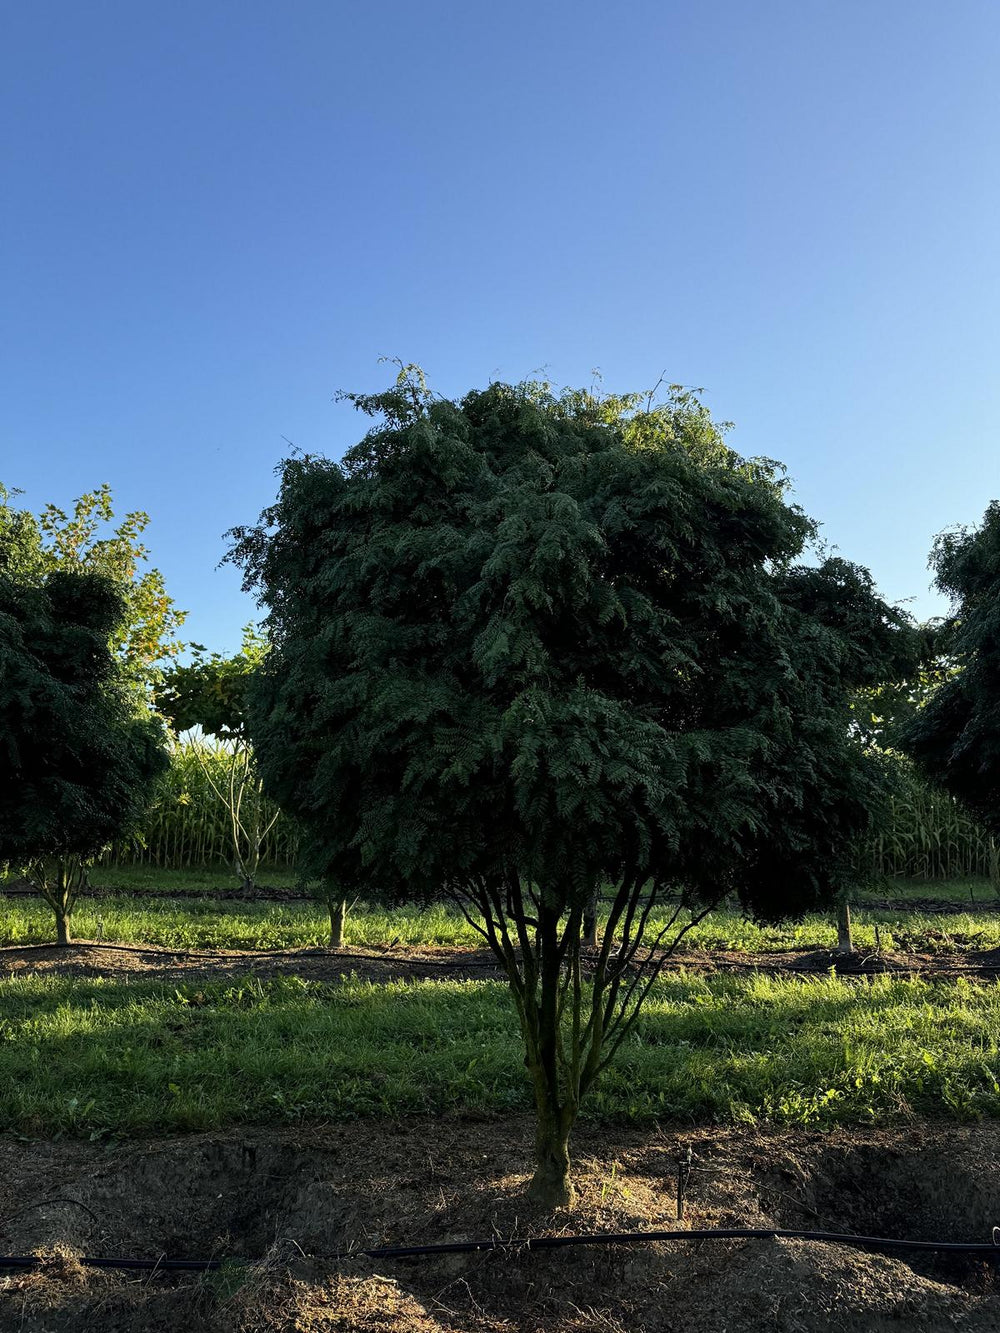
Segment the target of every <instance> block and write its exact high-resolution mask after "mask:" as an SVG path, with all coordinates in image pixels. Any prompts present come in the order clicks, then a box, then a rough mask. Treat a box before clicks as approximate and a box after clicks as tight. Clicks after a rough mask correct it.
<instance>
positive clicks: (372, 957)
mask: <svg viewBox="0 0 1000 1333" xmlns="http://www.w3.org/2000/svg"><path fill="white" fill-rule="evenodd" d="M668 966H669V967H671V968H673V969H680V968H684V969H686V970H688V971H692V972H699V973H712V972H719V973H741V972H760V971H764V972H778V973H789V974H793V975H794V974H803V973H804V974H809V973H817V972H829V971H830V969H831V968H833V969H835V970H836V971H837V972H838V973H839V974H841V975H844V976H874V975H878V974H880V973H893V974H897V975H910V974H919V975H922V976H923V975H926V976H934V977H942V978H946V977H958V976H964V977H969V978H974V979H975V978H979V979H982V980H994V979H996V978H998V977H1000V949H989V950H962V951H961V952H957V951H956V952H941V953H900V952H894V953H886V952H883V953H880V954H863V953H858V954H855V955H854V956H852V957H848V958H844V957H841V956H838V955H837V954H836V953H834V952H832V951H831V950H829V949H786V950H774V951H771V952H766V951H758V952H749V951H743V950H730V951H726V950H717V949H713V950H711V951H707V950H706V951H700V950H699V951H688V952H684V953H676V954H674V955H673V956H672V957H671V959H670V960H669V963H668ZM31 974H47V975H58V976H72V977H112V978H115V977H117V978H121V979H124V978H126V977H128V978H129V979H130V980H146V981H156V980H162V981H169V982H172V983H179V982H186V981H202V982H203V981H211V980H219V981H225V980H227V979H228V978H231V977H236V976H241V977H243V976H246V975H247V974H252V975H254V976H259V977H262V978H264V979H268V978H272V977H281V976H297V977H302V978H305V979H306V980H311V981H326V982H337V981H340V980H342V979H343V978H344V977H345V976H351V975H353V976H358V977H361V978H363V979H365V980H370V981H376V982H377V981H395V980H412V981H420V980H439V981H440V980H467V979H481V980H489V979H494V980H496V979H501V978H502V973H501V970H500V968H499V966H498V965H497V962H496V959H495V958H494V957H493V955H492V953H490V951H489V950H488V949H454V948H431V947H422V948H415V949H408V948H405V947H398V948H393V949H385V950H376V949H356V948H345V949H272V950H267V951H248V950H239V949H204V950H191V951H188V950H174V949H168V948H157V947H154V946H152V945H120V944H105V943H101V942H98V941H94V940H79V941H76V942H75V943H74V944H72V945H70V946H69V947H66V948H59V947H58V946H56V945H25V946H16V945H15V946H10V947H6V948H0V979H2V978H3V977H11V976H22V977H23V976H29V975H31Z"/></svg>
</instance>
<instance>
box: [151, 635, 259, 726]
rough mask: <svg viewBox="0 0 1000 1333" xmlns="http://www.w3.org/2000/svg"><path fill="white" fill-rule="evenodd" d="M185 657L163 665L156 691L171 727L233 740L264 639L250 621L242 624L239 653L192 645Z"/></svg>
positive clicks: (243, 717) (243, 720) (244, 720)
mask: <svg viewBox="0 0 1000 1333" xmlns="http://www.w3.org/2000/svg"><path fill="white" fill-rule="evenodd" d="M191 647H192V648H193V650H194V651H193V652H192V655H191V660H190V661H189V662H178V663H172V664H171V665H170V666H169V667H167V668H166V669H165V670H164V672H163V674H162V679H161V681H160V682H159V683H158V685H157V687H156V691H155V698H156V706H157V708H158V709H159V711H160V712H161V713H162V714H163V716H164V717H165V718H167V720H168V721H169V722H170V723H171V725H172V726H173V728H174V730H175V731H178V732H180V731H188V730H190V729H191V728H193V727H200V728H201V730H202V731H203V732H205V734H206V735H209V736H214V737H215V738H216V739H217V740H234V739H237V738H242V737H245V735H246V732H247V717H246V712H247V698H246V696H247V689H248V686H249V683H250V679H251V676H252V674H253V672H254V670H255V668H257V667H258V666H260V664H261V663H262V662H263V660H264V657H265V655H266V653H267V641H266V639H264V638H263V637H262V636H261V635H260V634H259V633H258V632H257V630H256V629H255V627H254V626H253V625H252V624H250V625H245V626H244V628H243V642H242V644H241V646H240V651H239V652H238V653H233V654H226V653H208V654H206V650H205V648H204V646H203V645H202V644H198V643H196V644H192V645H191Z"/></svg>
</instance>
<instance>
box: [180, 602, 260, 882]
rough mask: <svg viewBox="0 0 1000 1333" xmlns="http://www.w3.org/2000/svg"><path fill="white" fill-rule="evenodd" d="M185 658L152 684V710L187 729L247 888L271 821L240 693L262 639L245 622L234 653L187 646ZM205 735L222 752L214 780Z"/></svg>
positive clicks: (257, 663) (235, 865)
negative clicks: (220, 776) (221, 767)
mask: <svg viewBox="0 0 1000 1333" xmlns="http://www.w3.org/2000/svg"><path fill="white" fill-rule="evenodd" d="M192 646H193V648H194V653H193V655H192V659H191V661H190V662H187V663H183V664H175V665H173V666H171V667H168V668H167V669H166V670H165V671H164V672H163V674H162V679H161V681H160V683H159V684H158V685H157V687H156V691H155V700H156V706H157V708H158V710H159V711H160V712H161V713H162V714H163V716H164V717H165V718H167V719H168V721H169V722H170V723H171V725H172V726H173V728H174V729H175V731H177V732H185V731H190V732H192V733H195V734H193V735H192V737H191V745H192V747H193V752H194V754H195V755H196V756H197V758H198V761H199V763H200V764H201V768H202V771H203V773H204V775H205V778H206V780H207V781H208V783H209V786H210V787H211V789H212V790H213V792H214V793H215V795H216V797H217V798H218V800H219V801H221V802H222V804H223V805H224V806H225V808H226V811H227V814H228V817H229V824H230V829H231V833H232V848H233V868H234V870H235V873H236V875H237V877H238V878H239V879H240V881H241V882H242V884H243V886H244V887H245V888H252V887H253V885H254V882H255V879H256V876H257V871H258V869H259V867H260V853H261V846H262V845H263V842H264V839H265V838H266V837H267V835H268V833H269V832H270V830H271V828H272V827H273V825H274V822H275V820H276V819H277V817H278V812H277V810H271V811H269V810H268V809H267V808H266V804H265V801H264V797H263V792H262V789H261V783H260V778H259V776H258V773H257V766H256V763H255V761H254V754H253V749H252V747H251V744H250V735H249V731H248V728H247V712H246V695H247V686H248V683H249V681H250V677H251V674H252V672H253V671H254V670H255V668H257V667H258V666H260V664H261V663H262V662H263V660H264V658H265V656H266V654H267V640H266V639H264V638H263V637H262V636H261V635H260V634H258V632H257V631H256V629H255V627H254V626H253V625H252V624H250V625H246V626H245V627H244V629H243V643H242V645H241V648H240V651H239V652H238V653H235V654H233V655H232V656H230V657H227V656H226V655H225V654H224V653H212V654H210V655H208V656H206V650H205V648H204V646H203V645H202V644H194V645H192ZM205 736H210V737H213V738H214V739H215V740H216V741H217V742H218V744H219V748H220V750H221V751H222V753H224V754H225V756H226V759H227V763H226V778H225V780H224V781H222V782H221V783H220V782H219V781H218V780H217V770H216V768H215V765H214V764H212V763H210V762H209V761H208V757H207V756H206V755H205V754H204V752H203V745H204V741H203V738H204V737H205Z"/></svg>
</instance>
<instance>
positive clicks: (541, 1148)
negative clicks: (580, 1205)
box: [528, 1111, 573, 1211]
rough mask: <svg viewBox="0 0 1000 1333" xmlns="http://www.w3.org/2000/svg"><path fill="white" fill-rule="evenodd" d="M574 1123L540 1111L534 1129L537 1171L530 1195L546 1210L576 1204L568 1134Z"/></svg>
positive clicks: (533, 1177) (530, 1187) (554, 1114)
mask: <svg viewBox="0 0 1000 1333" xmlns="http://www.w3.org/2000/svg"><path fill="white" fill-rule="evenodd" d="M571 1128H572V1125H571V1124H570V1123H568V1122H567V1120H566V1117H565V1116H560V1115H559V1114H558V1113H555V1112H545V1113H543V1112H541V1111H539V1114H538V1124H537V1127H536V1129H535V1174H534V1176H532V1178H531V1184H530V1185H529V1186H528V1198H529V1199H531V1200H532V1201H533V1202H534V1203H537V1204H539V1205H540V1206H541V1207H542V1208H544V1209H546V1210H547V1211H551V1210H552V1209H554V1208H568V1207H570V1205H571V1204H572V1203H573V1184H572V1182H571V1180H570V1175H569V1135H570V1129H571Z"/></svg>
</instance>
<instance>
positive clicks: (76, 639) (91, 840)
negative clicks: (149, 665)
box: [0, 570, 167, 944]
mask: <svg viewBox="0 0 1000 1333" xmlns="http://www.w3.org/2000/svg"><path fill="white" fill-rule="evenodd" d="M126 615H127V611H126V606H125V602H124V599H123V598H122V596H121V593H120V590H119V588H118V586H117V585H116V584H115V583H114V582H112V581H111V580H110V579H108V578H106V577H104V576H102V575H98V574H85V573H81V572H70V571H68V570H56V571H53V572H52V573H49V574H46V575H44V576H43V577H42V578H41V579H40V580H39V579H31V580H25V579H23V578H14V577H12V576H11V574H10V573H9V572H5V571H4V570H0V862H3V863H5V864H8V865H10V866H13V867H14V868H16V869H18V870H20V871H22V873H24V874H25V875H27V877H28V878H29V879H30V880H31V882H32V883H33V884H34V885H35V886H36V888H37V889H38V891H39V893H41V894H42V896H43V897H44V898H45V899H46V901H47V902H48V903H49V904H50V906H51V907H52V909H53V911H54V913H55V917H56V933H57V939H58V942H59V943H60V944H67V943H68V942H69V939H70V917H71V914H72V910H73V905H74V902H75V901H76V897H77V895H78V894H79V892H80V890H81V888H82V887H83V885H84V884H85V880H86V865H87V862H88V861H89V860H90V859H92V858H93V857H95V856H97V855H98V854H99V853H100V852H101V851H102V850H103V849H104V848H105V847H107V846H108V845H109V844H110V843H112V842H113V841H114V840H115V839H117V838H120V837H123V836H125V835H127V834H128V833H129V832H131V831H133V830H134V829H136V828H137V827H138V826H139V824H140V822H141V819H142V817H143V815H144V814H145V812H146V809H147V806H148V803H149V800H150V798H151V795H152V792H153V788H154V785H155V781H156V778H157V777H158V776H159V774H161V773H162V772H163V771H164V770H165V768H166V766H167V759H166V754H165V751H164V748H163V740H164V737H163V728H162V724H160V723H159V722H158V721H157V720H156V719H153V718H151V717H149V716H140V715H139V714H138V713H137V706H136V698H135V692H134V689H133V688H132V682H131V681H130V679H129V676H128V672H127V670H126V667H125V665H124V664H123V662H122V661H121V659H120V658H119V657H117V656H116V655H115V654H114V653H113V652H112V651H111V648H110V646H109V645H110V643H111V641H112V640H113V639H114V638H115V636H116V635H117V634H118V633H120V631H121V629H122V626H123V624H124V623H125V620H126Z"/></svg>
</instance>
